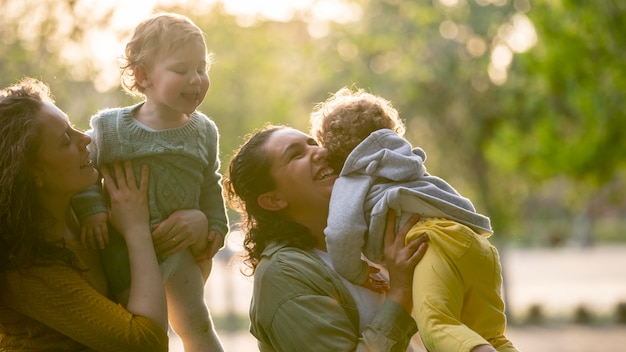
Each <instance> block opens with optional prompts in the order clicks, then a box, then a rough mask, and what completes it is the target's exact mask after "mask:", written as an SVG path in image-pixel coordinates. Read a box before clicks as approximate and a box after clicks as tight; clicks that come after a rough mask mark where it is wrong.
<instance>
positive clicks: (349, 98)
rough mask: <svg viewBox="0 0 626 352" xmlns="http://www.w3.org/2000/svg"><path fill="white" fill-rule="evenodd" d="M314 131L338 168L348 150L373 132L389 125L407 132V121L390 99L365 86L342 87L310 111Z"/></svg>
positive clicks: (398, 131)
mask: <svg viewBox="0 0 626 352" xmlns="http://www.w3.org/2000/svg"><path fill="white" fill-rule="evenodd" d="M310 123H311V135H312V136H313V137H314V138H316V139H317V142H318V143H319V144H320V145H321V146H322V147H324V148H326V149H328V162H329V163H330V165H331V166H332V167H333V168H334V169H335V170H337V172H339V170H341V168H342V167H343V164H344V162H345V161H346V158H347V157H348V154H350V152H351V151H352V150H353V149H354V148H355V147H356V146H357V145H358V144H359V143H361V141H363V140H364V139H365V138H366V137H367V136H369V135H370V133H372V132H374V131H377V130H380V129H383V128H388V129H390V130H393V131H394V132H396V133H397V134H398V135H400V136H404V132H405V126H404V122H403V121H402V120H400V117H399V115H398V111H397V110H396V109H395V108H394V107H393V105H392V104H391V102H389V101H388V100H386V99H384V98H382V97H380V96H376V95H373V94H371V93H368V92H366V91H365V90H363V89H357V90H356V91H354V92H353V91H351V90H350V89H348V88H345V87H344V88H341V89H340V90H338V91H337V92H336V93H334V94H332V95H331V96H330V98H328V100H326V101H325V102H323V103H319V104H317V105H316V106H315V109H314V110H313V112H312V113H311V118H310Z"/></svg>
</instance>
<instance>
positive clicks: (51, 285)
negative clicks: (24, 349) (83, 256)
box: [3, 265, 168, 351]
mask: <svg viewBox="0 0 626 352" xmlns="http://www.w3.org/2000/svg"><path fill="white" fill-rule="evenodd" d="M6 279H7V280H6V284H7V286H6V290H5V292H4V293H3V302H4V303H5V304H6V305H7V306H8V307H11V309H13V310H15V311H16V312H19V313H21V314H23V315H24V316H27V317H29V318H31V319H33V320H35V321H37V322H40V323H42V324H45V325H47V326H49V327H51V328H52V329H54V330H56V331H58V332H59V333H61V334H63V335H65V336H67V337H68V338H69V339H71V340H74V341H76V342H78V343H80V344H82V345H85V346H86V347H87V348H89V349H91V350H94V351H167V349H168V337H167V332H166V331H164V330H163V329H162V328H160V327H159V326H158V324H156V323H155V322H153V321H152V320H150V319H148V318H146V317H142V316H135V315H133V314H131V313H129V312H128V311H127V310H126V309H124V308H123V307H121V306H120V305H118V304H116V303H114V302H112V301H110V300H109V299H108V298H106V297H105V296H103V295H102V294H101V293H100V292H98V291H97V290H96V289H94V288H93V287H92V286H91V285H90V284H89V283H88V282H87V281H86V280H85V279H84V278H83V276H81V274H80V273H79V272H78V271H76V270H75V269H73V268H71V267H68V266H63V265H54V266H46V267H34V268H30V269H28V270H22V271H21V272H10V273H8V274H7V277H6ZM33 338H36V337H33Z"/></svg>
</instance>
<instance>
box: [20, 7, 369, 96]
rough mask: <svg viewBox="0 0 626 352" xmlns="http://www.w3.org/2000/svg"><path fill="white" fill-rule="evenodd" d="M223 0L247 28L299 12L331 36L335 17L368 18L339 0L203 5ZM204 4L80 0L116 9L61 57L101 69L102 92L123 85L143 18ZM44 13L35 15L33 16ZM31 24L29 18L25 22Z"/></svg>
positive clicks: (316, 30) (314, 30) (99, 11)
mask: <svg viewBox="0 0 626 352" xmlns="http://www.w3.org/2000/svg"><path fill="white" fill-rule="evenodd" d="M218 2H220V3H222V5H223V6H224V9H225V11H226V12H227V13H229V14H231V15H233V16H236V17H237V23H238V24H239V25H240V26H244V27H245V26H252V25H254V24H255V23H256V22H257V21H259V20H271V21H290V20H292V19H293V18H295V17H296V16H302V17H303V20H306V21H307V22H309V34H310V35H311V36H314V37H323V36H325V35H327V34H328V32H329V31H330V25H329V22H331V21H334V22H339V23H346V22H350V21H358V20H359V19H360V18H361V16H362V11H361V8H360V7H359V6H357V5H354V4H350V3H347V2H344V1H337V0H267V1H258V0H204V1H203V2H202V6H207V7H211V6H213V5H215V4H216V3H218ZM9 3H10V4H18V2H9ZM198 3H199V2H198V1H197V0H143V1H128V0H110V1H106V2H104V1H100V0H79V1H77V2H76V9H77V11H80V12H83V13H89V14H90V16H91V17H92V18H96V19H97V18H104V17H105V16H107V15H108V14H109V13H110V14H111V22H110V25H109V26H108V27H106V28H104V27H103V28H101V29H92V30H91V31H90V32H88V33H85V38H84V41H83V43H82V44H81V45H67V44H66V45H63V46H62V47H63V50H62V52H61V53H60V55H61V57H62V58H63V59H65V60H67V61H69V62H75V63H77V64H76V65H75V66H74V68H73V72H72V74H74V75H76V76H81V75H85V74H86V70H88V69H90V68H91V69H95V70H96V71H98V72H99V74H98V76H97V77H93V80H94V84H95V86H96V89H98V90H99V91H105V90H107V89H110V88H112V87H115V86H118V85H119V77H120V73H119V61H118V59H119V57H120V56H121V55H122V54H123V51H124V45H125V43H126V41H127V40H128V37H129V36H130V34H131V33H132V30H133V28H134V27H135V26H136V25H137V24H138V22H139V21H141V20H142V19H144V18H146V17H148V16H149V15H151V14H152V13H154V11H155V9H156V8H158V7H159V6H160V5H161V6H163V5H167V6H172V5H182V6H196V7H197V6H199V5H198ZM42 11H44V10H43V9H42ZM10 13H16V14H19V13H20V11H19V9H15V10H14V11H11V12H10ZM44 15H45V14H43V13H40V14H37V13H30V14H29V16H31V17H32V16H40V17H41V16H44ZM59 16H62V14H59ZM27 23H28V22H26V21H25V26H26V25H27ZM34 23H39V22H36V21H35V22H34ZM18 30H20V32H23V33H21V34H22V35H23V37H25V38H28V34H29V33H36V31H32V30H29V28H26V27H25V28H20V29H18ZM68 35H69V34H68ZM85 63H86V64H85Z"/></svg>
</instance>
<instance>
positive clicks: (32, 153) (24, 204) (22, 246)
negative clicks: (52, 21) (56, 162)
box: [0, 78, 74, 273]
mask: <svg viewBox="0 0 626 352" xmlns="http://www.w3.org/2000/svg"><path fill="white" fill-rule="evenodd" d="M45 102H54V99H53V98H52V96H51V94H50V89H49V87H48V86H47V85H45V84H44V83H42V82H40V81H38V80H35V79H33V78H24V79H22V80H21V81H20V82H18V83H16V84H14V85H12V86H10V87H7V88H4V89H2V90H1V91H0V273H2V272H5V271H6V270H11V269H20V268H27V267H29V266H31V265H41V264H45V263H51V262H56V261H59V260H61V261H64V262H66V263H68V264H72V262H73V258H74V257H73V254H72V252H71V251H70V250H69V249H67V248H65V246H64V245H63V243H60V242H49V241H47V240H46V239H45V228H46V226H47V225H49V223H48V224H44V214H43V210H42V209H41V206H40V204H39V201H38V197H37V187H35V179H34V173H33V168H34V165H35V160H36V158H37V152H38V149H39V146H40V139H39V135H40V123H39V118H38V113H39V111H40V110H41V108H42V106H43V104H44V103H45Z"/></svg>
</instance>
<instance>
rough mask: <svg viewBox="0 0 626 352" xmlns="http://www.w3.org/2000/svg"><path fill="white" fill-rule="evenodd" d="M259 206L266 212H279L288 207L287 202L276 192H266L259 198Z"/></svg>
mask: <svg viewBox="0 0 626 352" xmlns="http://www.w3.org/2000/svg"><path fill="white" fill-rule="evenodd" d="M257 203H259V206H260V207H261V208H263V209H265V210H270V211H277V210H282V209H284V208H286V207H287V202H286V201H285V200H283V199H281V198H280V197H279V196H278V195H276V193H274V192H266V193H263V194H261V195H260V196H259V197H258V198H257Z"/></svg>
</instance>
